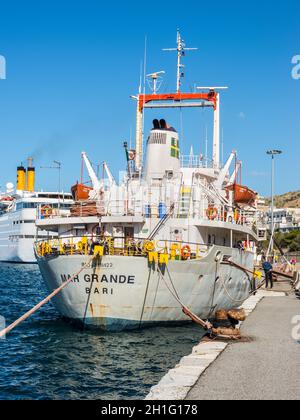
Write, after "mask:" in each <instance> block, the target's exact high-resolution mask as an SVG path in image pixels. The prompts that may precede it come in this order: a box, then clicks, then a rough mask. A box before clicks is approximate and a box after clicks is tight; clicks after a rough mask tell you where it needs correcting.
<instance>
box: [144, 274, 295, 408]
mask: <svg viewBox="0 0 300 420" xmlns="http://www.w3.org/2000/svg"><path fill="white" fill-rule="evenodd" d="M243 308H244V309H245V311H246V312H247V313H248V317H247V319H246V321H245V322H244V323H243V324H242V326H241V333H242V337H243V338H242V340H240V341H233V342H220V341H210V342H206V341H204V342H201V343H200V344H199V345H198V346H196V347H195V348H194V349H193V352H192V354H191V355H189V356H186V357H184V358H183V359H182V360H181V361H180V363H179V364H178V365H177V366H176V367H175V369H172V370H171V371H170V372H169V373H168V374H167V375H166V376H165V377H164V378H163V379H162V380H161V382H160V383H159V384H158V385H157V386H155V387H153V388H152V389H151V392H150V394H149V395H148V396H147V398H146V399H148V400H163V399H165V400H171V399H173V400H174V399H175V400H198V401H201V400H299V399H300V357H299V356H300V300H299V299H297V297H296V295H295V293H294V291H293V292H291V285H290V282H288V281H284V280H280V281H279V282H277V283H275V286H274V289H273V291H266V290H261V291H259V292H258V293H257V295H256V296H253V297H251V298H250V299H248V301H247V302H245V304H244V305H243ZM297 316H298V328H297V325H296V324H295V323H293V320H296V317H297ZM296 322H297V320H296ZM293 331H295V332H297V331H298V334H299V337H298V338H297V337H293ZM297 340H299V341H297Z"/></svg>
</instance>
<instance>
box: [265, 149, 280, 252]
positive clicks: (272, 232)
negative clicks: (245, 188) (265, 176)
mask: <svg viewBox="0 0 300 420" xmlns="http://www.w3.org/2000/svg"><path fill="white" fill-rule="evenodd" d="M282 153H283V152H282V150H268V151H267V155H269V156H271V157H272V181H271V240H270V246H269V250H270V252H271V253H272V252H273V248H274V240H273V236H274V232H275V226H274V192H275V156H277V155H281V154H282Z"/></svg>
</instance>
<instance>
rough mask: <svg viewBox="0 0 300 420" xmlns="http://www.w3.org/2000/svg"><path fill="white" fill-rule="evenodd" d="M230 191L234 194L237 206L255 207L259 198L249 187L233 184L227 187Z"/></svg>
mask: <svg viewBox="0 0 300 420" xmlns="http://www.w3.org/2000/svg"><path fill="white" fill-rule="evenodd" d="M227 190H228V191H233V192H234V201H235V203H237V204H245V205H249V206H251V205H253V204H254V203H255V200H256V198H257V193H256V192H255V191H253V190H251V189H250V188H248V187H245V186H243V185H239V184H232V185H229V186H228V187H227Z"/></svg>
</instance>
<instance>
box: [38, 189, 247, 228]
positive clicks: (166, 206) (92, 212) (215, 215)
mask: <svg viewBox="0 0 300 420" xmlns="http://www.w3.org/2000/svg"><path fill="white" fill-rule="evenodd" d="M170 213H172V217H174V218H178V219H190V218H193V219H199V220H203V221H214V222H227V223H231V224H233V225H241V226H245V225H246V226H249V227H251V226H252V225H253V222H251V220H250V219H249V215H248V214H247V212H244V211H243V210H241V209H235V210H234V211H229V210H228V206H225V205H222V206H220V205H216V206H214V205H210V206H204V204H203V201H202V200H194V198H193V197H192V195H191V191H190V193H187V192H186V193H185V194H183V193H182V196H181V199H180V200H179V201H177V202H175V203H174V204H173V205H171V204H170V203H169V202H168V203H166V202H164V201H161V202H160V203H153V204H152V203H147V202H144V201H142V200H134V201H129V202H128V201H124V200H110V201H109V202H107V203H104V202H99V203H96V202H95V201H81V202H78V203H76V204H75V205H73V207H72V208H71V210H70V211H69V210H64V209H53V208H51V206H49V208H48V206H46V207H44V208H41V209H39V215H38V218H42V219H53V218H57V217H91V216H94V217H102V216H132V217H134V216H140V217H144V218H146V219H148V218H154V219H163V218H164V217H166V216H167V215H169V214H170Z"/></svg>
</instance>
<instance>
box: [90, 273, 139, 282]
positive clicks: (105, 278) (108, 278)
mask: <svg viewBox="0 0 300 420" xmlns="http://www.w3.org/2000/svg"><path fill="white" fill-rule="evenodd" d="M83 278H84V281H85V282H86V283H107V284H134V283H135V276H124V275H113V274H111V275H106V274H103V275H100V276H99V275H98V274H85V275H84V277H83Z"/></svg>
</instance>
